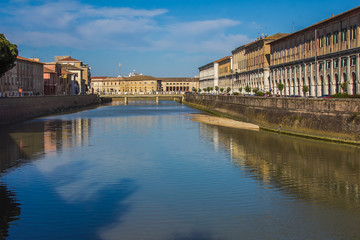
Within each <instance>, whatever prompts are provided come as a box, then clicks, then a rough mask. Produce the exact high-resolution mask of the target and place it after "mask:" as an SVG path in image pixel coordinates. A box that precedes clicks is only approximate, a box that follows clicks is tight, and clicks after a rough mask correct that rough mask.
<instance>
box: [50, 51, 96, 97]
mask: <svg viewBox="0 0 360 240" xmlns="http://www.w3.org/2000/svg"><path fill="white" fill-rule="evenodd" d="M55 62H58V63H60V64H62V65H66V66H67V67H66V70H67V71H70V72H73V73H75V74H76V76H75V78H76V79H75V81H76V82H77V83H78V85H79V93H80V94H86V93H90V92H91V71H90V70H91V67H90V66H89V65H87V64H84V63H83V62H82V61H80V60H77V59H74V58H72V57H71V56H55ZM69 65H71V66H74V67H72V68H73V69H71V68H70V67H69ZM78 69H80V70H81V73H80V74H79V71H76V72H74V71H72V70H78Z"/></svg>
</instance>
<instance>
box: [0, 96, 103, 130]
mask: <svg viewBox="0 0 360 240" xmlns="http://www.w3.org/2000/svg"><path fill="white" fill-rule="evenodd" d="M100 102H101V100H100V98H99V97H98V96H97V95H71V96H36V97H15V98H0V125H3V124H8V123H14V122H19V121H24V120H28V119H31V118H35V117H39V116H44V115H48V114H53V113H58V112H62V111H65V110H67V109H73V108H80V107H86V106H89V105H92V104H97V103H100Z"/></svg>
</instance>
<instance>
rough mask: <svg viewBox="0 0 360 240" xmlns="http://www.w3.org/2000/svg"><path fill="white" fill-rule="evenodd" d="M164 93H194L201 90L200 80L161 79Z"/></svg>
mask: <svg viewBox="0 0 360 240" xmlns="http://www.w3.org/2000/svg"><path fill="white" fill-rule="evenodd" d="M159 79H160V80H161V86H162V92H167V93H175V92H192V91H193V89H194V88H195V89H198V88H199V78H159Z"/></svg>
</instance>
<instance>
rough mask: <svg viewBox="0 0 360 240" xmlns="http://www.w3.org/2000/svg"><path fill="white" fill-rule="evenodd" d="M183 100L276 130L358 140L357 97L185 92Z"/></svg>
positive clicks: (359, 106)
mask: <svg viewBox="0 0 360 240" xmlns="http://www.w3.org/2000/svg"><path fill="white" fill-rule="evenodd" d="M185 101H186V102H189V103H193V104H197V105H200V106H202V107H204V108H205V109H208V110H211V111H215V112H220V113H224V114H227V115H229V116H232V117H235V118H237V119H240V120H244V121H248V122H253V123H256V124H258V125H260V127H263V128H268V129H271V130H275V131H288V132H289V133H295V134H300V135H302V134H305V135H310V136H311V135H313V136H322V137H323V136H325V137H329V138H338V139H345V140H350V141H356V142H359V143H360V99H329V98H324V99H322V98H285V97H277V98H276V97H248V96H246V97H245V96H223V95H200V94H186V97H185Z"/></svg>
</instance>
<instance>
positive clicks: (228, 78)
mask: <svg viewBox="0 0 360 240" xmlns="http://www.w3.org/2000/svg"><path fill="white" fill-rule="evenodd" d="M215 63H218V79H219V80H218V84H217V85H215V87H216V86H218V87H219V89H221V88H223V89H224V90H226V89H227V88H231V90H233V78H232V57H231V56H227V57H224V58H221V59H219V60H217V61H215Z"/></svg>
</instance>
